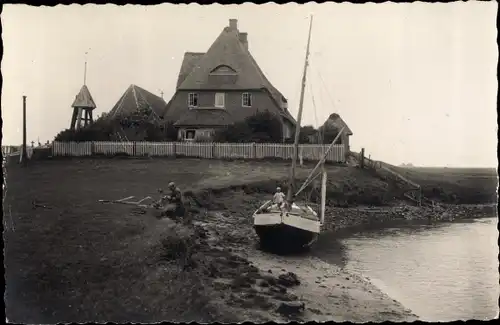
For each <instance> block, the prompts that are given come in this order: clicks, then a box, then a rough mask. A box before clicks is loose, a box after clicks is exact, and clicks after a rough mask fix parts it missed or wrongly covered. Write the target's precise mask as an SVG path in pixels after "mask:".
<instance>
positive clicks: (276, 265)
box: [186, 181, 496, 322]
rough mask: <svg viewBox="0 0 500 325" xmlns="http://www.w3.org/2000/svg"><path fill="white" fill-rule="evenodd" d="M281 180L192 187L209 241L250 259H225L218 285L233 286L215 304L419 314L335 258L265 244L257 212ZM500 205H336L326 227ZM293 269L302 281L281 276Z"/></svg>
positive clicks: (340, 315)
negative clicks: (257, 229)
mask: <svg viewBox="0 0 500 325" xmlns="http://www.w3.org/2000/svg"><path fill="white" fill-rule="evenodd" d="M276 184H279V185H282V184H280V183H279V181H266V182H260V183H257V184H252V185H243V186H232V187H229V188H217V189H204V190H198V191H192V192H188V193H186V198H187V201H188V206H189V211H190V213H192V215H193V216H194V220H195V224H196V225H197V227H199V229H203V231H204V233H205V236H206V240H205V246H206V247H211V249H212V250H214V251H218V252H224V254H229V255H228V256H233V257H227V258H228V259H229V260H231V259H232V258H234V256H238V257H239V258H241V260H240V261H241V263H242V265H245V267H247V268H246V269H245V268H234V265H233V266H231V265H232V264H231V265H227V264H224V263H222V264H218V266H217V267H216V269H217V272H219V273H217V274H218V275H216V276H214V280H213V286H214V288H216V289H217V290H226V291H227V292H226V294H224V295H221V296H220V297H218V298H217V299H215V300H213V302H214V303H215V304H218V305H230V306H232V307H231V309H232V310H233V311H232V312H230V314H231V315H233V316H231V317H238V320H239V321H245V320H254V318H253V317H256V318H255V319H256V320H257V319H260V320H266V319H267V320H275V321H287V320H290V319H298V320H304V321H309V320H315V321H326V320H335V321H345V320H350V321H361V322H363V321H369V320H379V321H383V320H394V321H401V320H413V319H416V318H417V317H416V316H415V315H413V314H412V313H411V311H409V310H407V309H405V308H404V307H403V306H402V305H401V304H399V303H398V302H397V301H394V300H393V299H391V298H390V297H389V296H387V295H386V294H384V293H383V292H381V291H380V290H379V289H378V288H377V287H375V286H374V285H373V284H372V283H370V281H369V280H367V279H365V278H363V277H362V276H359V275H355V274H352V273H349V272H347V271H345V270H343V269H342V268H341V267H339V266H336V265H330V264H327V263H325V262H323V261H321V260H320V259H318V258H316V257H313V256H312V255H311V254H306V255H303V256H287V257H280V256H276V255H272V254H268V253H265V252H262V251H260V250H259V249H258V248H257V246H256V243H257V242H258V238H257V236H256V235H255V233H254V231H253V228H252V218H251V216H252V213H253V212H254V211H255V209H257V208H258V207H259V206H260V204H262V202H263V201H265V200H268V199H269V198H270V194H271V193H272V191H273V189H274V188H275V186H276ZM495 212H496V206H494V205H446V206H441V207H435V208H429V207H427V208H426V207H422V208H419V207H413V206H409V205H407V204H405V203H404V202H397V203H396V202H394V203H393V205H392V206H379V207H373V206H372V207H361V206H357V207H350V208H341V207H329V208H328V211H327V217H326V220H325V227H324V230H326V231H333V232H336V233H338V234H339V235H340V234H341V233H342V232H343V231H351V230H356V229H363V228H369V227H373V226H375V227H377V226H378V227H380V226H384V225H393V224H395V223H398V222H428V221H429V220H431V221H432V222H436V221H451V220H457V219H465V218H478V217H481V216H484V217H491V216H492V215H495ZM217 254H220V253H217ZM209 255H210V254H208V255H207V256H209ZM212 267H213V266H210V268H212ZM290 275H291V276H292V277H296V278H297V280H298V282H299V283H297V284H296V285H290V286H288V287H287V286H285V285H283V284H280V283H279V281H280V280H279V279H280V277H286V276H290ZM273 277H274V278H273ZM271 278H273V279H274V280H273V279H271ZM238 283H239V284H238ZM283 309H285V310H288V312H284V311H283ZM291 310H293V312H291ZM236 315H237V316H236Z"/></svg>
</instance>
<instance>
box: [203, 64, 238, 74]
mask: <svg viewBox="0 0 500 325" xmlns="http://www.w3.org/2000/svg"><path fill="white" fill-rule="evenodd" d="M210 74H211V75H223V76H227V75H236V74H238V73H237V72H236V70H234V69H233V68H231V67H230V66H228V65H224V64H222V65H219V66H217V67H216V68H215V69H213V70H212V71H210Z"/></svg>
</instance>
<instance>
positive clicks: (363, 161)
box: [359, 148, 365, 168]
mask: <svg viewBox="0 0 500 325" xmlns="http://www.w3.org/2000/svg"><path fill="white" fill-rule="evenodd" d="M359 167H361V168H364V167H365V148H361V159H360V161H359Z"/></svg>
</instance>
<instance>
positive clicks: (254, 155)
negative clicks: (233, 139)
mask: <svg viewBox="0 0 500 325" xmlns="http://www.w3.org/2000/svg"><path fill="white" fill-rule="evenodd" d="M251 157H252V159H257V145H256V144H255V142H252V151H251Z"/></svg>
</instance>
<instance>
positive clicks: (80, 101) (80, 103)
mask: <svg viewBox="0 0 500 325" xmlns="http://www.w3.org/2000/svg"><path fill="white" fill-rule="evenodd" d="M86 79H87V60H85V71H84V75H83V86H82V88H81V89H80V92H79V93H78V94H77V95H76V97H75V100H74V101H73V105H71V107H73V116H72V117H71V125H70V129H71V130H74V129H76V130H78V129H80V128H81V127H82V126H83V127H85V126H87V125H89V124H91V123H92V122H93V121H94V120H93V117H92V112H93V110H94V109H95V108H96V107H97V106H96V105H95V102H94V99H93V98H92V95H91V94H90V91H89V89H88V88H87V80H86ZM82 124H83V125H82Z"/></svg>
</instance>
